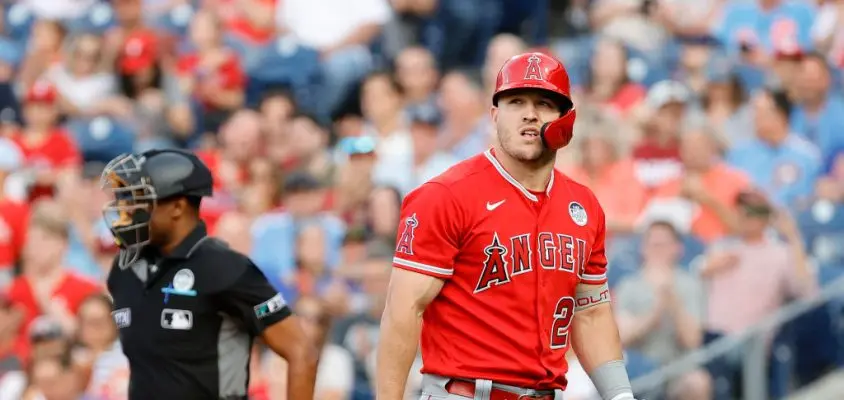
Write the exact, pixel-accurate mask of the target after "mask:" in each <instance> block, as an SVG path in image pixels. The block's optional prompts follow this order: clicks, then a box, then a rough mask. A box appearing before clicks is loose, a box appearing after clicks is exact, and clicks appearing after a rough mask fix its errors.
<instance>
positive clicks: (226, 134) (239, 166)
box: [197, 110, 262, 232]
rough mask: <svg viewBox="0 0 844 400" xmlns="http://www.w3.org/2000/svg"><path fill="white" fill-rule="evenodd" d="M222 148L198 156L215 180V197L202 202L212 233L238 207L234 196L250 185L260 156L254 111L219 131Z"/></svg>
mask: <svg viewBox="0 0 844 400" xmlns="http://www.w3.org/2000/svg"><path fill="white" fill-rule="evenodd" d="M219 139H220V147H219V148H218V149H215V150H210V151H200V152H197V156H198V157H199V158H200V159H201V160H202V161H203V162H204V163H205V165H207V166H208V169H210V170H211V174H212V176H213V177H214V196H213V197H211V198H209V199H206V201H203V202H202V209H201V213H202V218H203V220H205V223H206V224H207V225H208V230H209V232H212V231H213V230H214V225H215V224H216V222H217V220H218V219H219V218H220V216H221V215H222V214H223V213H225V212H226V211H229V210H232V209H234V208H235V206H236V201H235V198H234V197H233V195H234V194H235V193H239V191H240V190H241V189H242V188H245V187H246V185H247V183H249V182H250V180H251V176H250V173H249V172H250V167H251V164H252V162H253V161H254V160H255V159H256V158H257V157H259V156H260V155H261V154H260V152H261V143H262V132H261V118H260V115H259V114H258V113H256V112H255V111H249V110H242V111H238V112H237V113H235V114H234V115H232V116H231V118H229V119H228V121H226V123H225V124H223V126H222V127H221V128H220V134H219Z"/></svg>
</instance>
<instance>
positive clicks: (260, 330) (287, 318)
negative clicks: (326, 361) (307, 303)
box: [220, 262, 319, 400]
mask: <svg viewBox="0 0 844 400" xmlns="http://www.w3.org/2000/svg"><path fill="white" fill-rule="evenodd" d="M220 303H221V306H222V307H223V309H224V310H225V311H226V313H227V314H229V315H231V316H232V317H234V318H236V319H238V320H240V321H241V322H242V323H243V325H244V327H245V328H246V329H247V330H248V331H249V332H250V333H251V334H252V335H253V336H256V337H257V336H260V337H261V338H262V339H263V340H264V343H266V344H267V346H269V348H271V349H272V350H273V351H274V352H275V353H276V354H278V355H279V356H281V357H283V358H284V359H285V360H286V361H287V363H288V370H287V375H288V379H287V382H288V387H287V398H288V399H296V400H298V399H304V400H310V399H313V397H314V385H315V381H316V368H317V362H318V358H319V352H318V351H317V349H316V348H315V346H314V343H313V341H312V340H311V339H310V338H308V337H306V336H305V334H304V332H303V331H302V328H301V325H300V323H299V320H298V318H297V317H296V316H294V315H293V313H292V311H291V310H290V307H289V306H288V305H287V303H286V302H285V300H284V298H283V297H282V296H281V294H280V293H278V292H277V291H276V290H275V289H273V287H272V286H271V285H270V284H269V282H267V279H266V277H265V276H264V274H263V273H261V271H260V270H259V269H258V268H257V267H256V266H255V265H254V264H252V263H251V262H249V264H248V266H246V267H245V268H244V271H243V273H242V274H241V275H240V277H239V278H238V279H237V280H236V282H235V283H234V284H233V285H231V286H230V287H229V288H228V289H227V290H225V291H224V292H223V293H222V296H221V301H220Z"/></svg>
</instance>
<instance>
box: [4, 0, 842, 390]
mask: <svg viewBox="0 0 844 400" xmlns="http://www.w3.org/2000/svg"><path fill="white" fill-rule="evenodd" d="M0 4H2V9H1V10H2V18H0V34H2V36H0V188H2V190H0V400H18V399H25V400H35V399H39V400H40V399H45V400H59V399H62V400H63V399H67V400H76V399H90V400H94V399H97V400H100V399H102V400H112V399H115V400H116V399H122V398H125V396H126V386H127V382H128V376H129V371H128V366H127V361H126V359H125V358H124V356H123V354H122V352H121V350H120V343H119V340H118V335H117V331H116V328H115V326H114V324H113V322H112V320H111V316H110V306H109V301H108V297H107V296H105V295H104V294H103V282H104V278H105V276H106V275H107V273H108V269H109V267H110V264H111V260H112V257H113V256H114V255H115V252H116V248H115V246H114V242H113V241H112V239H111V237H110V235H109V232H108V229H107V227H106V226H105V225H104V223H103V219H102V215H101V213H100V209H101V206H102V205H103V204H104V202H105V201H106V200H107V199H106V198H105V194H104V193H103V192H102V191H101V190H100V188H99V174H100V172H101V171H102V169H103V166H104V164H105V163H106V162H107V161H108V160H109V159H111V158H112V157H114V156H117V155H118V154H120V153H123V152H130V151H142V150H145V149H149V148H155V147H180V148H187V149H192V150H194V151H196V152H197V153H198V154H199V155H200V156H201V158H202V159H203V160H204V161H205V162H206V163H207V164H208V166H209V167H210V168H211V170H212V171H213V174H214V179H215V195H214V197H213V198H210V199H208V200H207V201H205V202H204V203H203V205H202V214H203V218H204V219H205V221H206V222H207V224H208V227H209V231H210V232H211V234H213V235H215V236H217V237H220V238H222V239H223V240H225V241H227V242H228V243H229V244H230V245H231V246H232V247H233V248H235V249H237V250H239V251H242V252H244V253H246V254H249V255H250V256H251V257H252V259H253V260H254V261H255V263H256V264H257V265H258V266H259V267H260V268H261V269H262V270H263V272H264V273H265V274H266V276H267V277H268V278H269V279H270V281H271V282H272V283H273V285H275V286H277V287H278V289H279V291H281V292H282V293H283V294H284V295H285V297H286V299H287V300H288V301H289V302H290V303H291V304H293V307H294V309H295V311H296V313H297V314H298V315H299V316H300V317H301V318H302V319H303V321H304V323H305V329H306V330H307V331H308V332H309V333H310V335H311V336H312V337H313V339H314V341H315V342H316V343H318V344H319V345H320V346H322V348H323V351H322V357H321V362H320V367H319V375H318V382H317V398H318V399H320V400H329V399H331V400H336V399H345V400H364V399H372V387H373V382H372V380H373V378H374V365H373V364H374V358H375V357H374V350H375V348H376V343H377V340H378V326H379V320H380V315H381V311H382V309H383V306H384V298H385V292H386V288H387V283H388V281H389V274H390V271H391V259H392V253H393V250H394V242H395V234H396V229H397V227H398V223H399V221H398V212H399V208H400V205H401V201H402V198H403V197H404V196H405V195H406V194H407V193H408V192H409V191H411V190H413V189H414V188H415V187H417V186H419V185H420V184H421V183H423V182H425V181H426V180H428V179H430V178H432V177H434V176H436V175H438V174H439V173H441V172H443V171H444V170H446V169H448V168H449V167H450V166H452V165H454V164H455V163H457V162H460V161H461V160H463V159H466V158H468V157H471V156H473V155H475V154H477V153H480V152H482V151H483V150H485V149H486V148H488V147H489V146H490V145H491V144H492V143H493V142H494V140H495V132H494V130H493V126H492V124H491V121H490V119H489V108H490V106H491V104H490V101H491V91H492V90H493V84H494V81H495V76H496V74H497V72H498V69H499V68H500V66H501V65H502V64H503V62H504V61H505V60H506V59H508V58H509V57H511V56H513V55H516V54H519V53H521V52H524V51H527V50H537V51H545V52H549V53H552V54H554V55H556V56H557V57H559V58H560V59H561V60H562V61H563V62H564V63H565V64H566V66H567V68H568V70H569V73H570V75H571V79H572V84H573V97H574V103H575V105H576V107H577V110H578V122H577V125H576V131H575V132H576V133H575V140H574V141H573V142H572V144H571V145H570V146H569V147H568V148H566V149H564V150H562V151H560V153H559V157H558V160H557V164H558V168H559V169H560V170H561V171H563V172H564V173H566V174H568V175H569V176H571V177H572V178H573V179H575V180H577V181H579V182H581V183H584V184H586V185H588V186H589V187H590V188H592V190H594V191H595V193H596V194H597V197H598V199H599V200H600V202H601V203H602V206H603V208H604V209H605V212H606V215H607V224H608V232H609V245H608V251H609V255H610V257H609V258H610V267H609V268H610V270H609V275H610V281H611V282H610V283H611V286H612V290H613V293H614V304H615V305H614V307H615V309H616V310H617V316H618V322H619V326H620V330H621V336H622V340H623V342H624V345H625V348H626V354H627V356H628V360H629V362H630V363H629V365H628V367H629V369H630V371H631V374H632V375H633V376H634V377H635V376H637V375H639V374H640V373H643V372H646V371H648V370H650V369H651V368H653V367H655V366H659V365H664V364H666V363H669V362H671V361H673V360H676V359H677V358H679V357H681V356H682V355H683V354H686V353H687V352H689V351H691V350H694V349H697V348H700V347H701V346H704V345H705V344H706V343H708V342H710V341H712V340H715V339H717V338H719V337H723V336H728V335H734V334H738V333H741V332H743V331H745V330H746V329H748V328H751V327H753V326H754V325H756V324H757V323H759V322H760V321H762V320H764V319H765V318H766V317H769V316H770V315H772V314H773V313H775V312H776V311H777V310H778V309H780V308H781V307H783V306H784V305H786V304H787V303H788V302H789V301H791V300H794V299H799V298H807V297H811V296H814V295H816V294H817V293H818V292H819V291H820V290H822V289H823V287H824V286H825V285H826V284H828V283H829V282H831V281H832V280H833V279H834V278H835V277H839V276H841V275H842V272H844V97H842V85H841V84H842V82H841V78H842V77H841V76H840V71H841V69H842V67H844V30H842V29H841V26H842V25H844V1H842V0H817V1H810V0H793V1H791V0H733V1H727V0H696V1H685V0H318V1H314V0H111V1H101V0H74V1H68V0H17V1H15V0H2V1H0ZM824 315H826V317H825V318H826V319H825V318H821V317H816V316H815V317H812V318H808V319H806V320H805V321H803V322H801V324H803V325H802V326H804V328H803V329H802V330H799V331H800V332H803V334H802V335H801V334H796V335H794V336H790V337H789V338H790V339H789V340H791V341H790V342H788V343H790V344H794V343H798V342H799V343H801V344H800V346H801V347H800V349H801V350H800V351H799V352H797V351H796V348H797V347H792V348H793V349H795V351H794V352H795V353H797V354H796V356H797V359H796V361H794V362H797V363H798V364H799V363H802V364H800V365H802V366H803V367H802V368H801V369H800V371H801V373H802V375H801V376H800V377H798V378H799V379H797V380H798V381H799V380H800V379H802V380H803V382H805V381H809V380H812V379H815V378H817V376H819V374H821V373H823V372H824V371H825V370H826V369H827V368H829V367H833V366H835V365H839V366H840V365H842V364H841V360H840V359H835V358H834V355H835V354H836V352H835V351H832V350H831V349H834V348H835V347H829V346H838V347H837V348H839V349H841V348H842V347H841V346H842V344H844V343H842V342H840V341H836V337H840V335H841V332H837V333H836V332H834V331H833V327H835V326H837V325H836V324H835V323H831V321H829V318H830V317H829V316H828V315H827V314H824ZM806 327H808V328H806ZM807 332H808V336H806V335H807ZM798 333H799V332H798ZM836 335H839V336H836ZM771 340H772V341H773V342H772V343H775V344H776V343H780V342H781V340H779V339H775V338H771ZM812 345H814V346H816V347H817V346H824V350H822V351H813V350H812ZM772 346H773V345H772ZM795 346H796V345H795ZM737 354H738V355H736V356H735V357H726V359H725V360H720V362H721V363H720V364H717V366H715V367H713V365H703V366H701V367H700V368H699V369H696V370H694V371H691V372H689V373H687V374H684V375H683V376H682V377H679V378H677V379H676V380H674V381H672V382H669V383H668V384H667V385H666V386H665V388H664V389H663V390H660V391H659V393H656V395H658V396H665V397H666V398H668V399H672V400H673V399H709V398H714V396H718V398H724V397H723V396H728V395H729V394H730V393H734V392H735V390H737V387H738V385H737V384H736V382H737V376H738V375H740V374H738V371H739V370H740V367H739V363H740V359H741V355H740V352H739V353H737ZM568 358H569V363H570V366H571V371H570V373H569V380H570V385H569V389H568V391H567V397H566V398H567V399H568V400H589V399H592V396H594V394H595V392H594V388H593V387H592V386H591V383H590V381H589V379H588V378H587V376H586V375H585V373H584V372H583V370H582V368H580V367H579V364H578V363H577V359H576V355H575V354H574V352H569V356H568ZM420 364H421V360H418V362H417V365H416V367H418V366H419V365H420ZM284 370H285V365H284V361H283V360H282V359H280V358H279V357H277V356H275V355H272V354H271V353H269V352H267V351H266V350H265V349H263V348H262V347H261V346H260V345H256V347H255V353H254V356H253V357H252V367H251V373H250V377H251V385H252V389H251V398H254V399H273V400H274V399H284V397H283V393H284V387H285V382H284V377H285V374H284ZM415 370H418V368H415ZM419 379H420V377H419V375H418V373H414V374H413V375H412V377H411V380H410V382H411V385H410V386H411V387H410V388H409V391H408V398H413V397H414V396H415V390H417V389H418V383H419ZM649 398H650V397H649ZM294 400H295V399H294Z"/></svg>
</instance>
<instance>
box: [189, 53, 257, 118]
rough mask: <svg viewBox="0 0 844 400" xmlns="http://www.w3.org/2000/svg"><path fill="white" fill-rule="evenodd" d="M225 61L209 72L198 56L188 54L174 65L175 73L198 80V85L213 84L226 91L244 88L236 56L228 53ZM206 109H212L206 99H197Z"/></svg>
mask: <svg viewBox="0 0 844 400" xmlns="http://www.w3.org/2000/svg"><path fill="white" fill-rule="evenodd" d="M226 56H227V58H226V59H225V61H223V62H222V63H220V65H218V66H217V67H216V68H215V69H214V70H209V69H207V68H206V67H205V66H203V64H202V62H201V61H202V58H201V57H200V56H199V54H188V55H185V56H183V57H182V58H181V59H179V61H178V62H177V63H176V73H177V74H178V75H179V76H188V75H192V76H195V77H196V78H197V79H198V84H199V85H203V84H206V83H213V84H214V85H215V86H217V87H219V88H221V89H226V90H232V89H242V88H243V87H245V86H246V73H245V72H244V71H243V68H242V67H241V65H240V61H239V60H238V58H237V55H236V54H235V53H233V52H229V53H228V54H227V55H226ZM199 100H200V101H202V102H203V104H204V105H205V106H206V107H212V106H211V105H210V103H209V102H208V99H207V98H199Z"/></svg>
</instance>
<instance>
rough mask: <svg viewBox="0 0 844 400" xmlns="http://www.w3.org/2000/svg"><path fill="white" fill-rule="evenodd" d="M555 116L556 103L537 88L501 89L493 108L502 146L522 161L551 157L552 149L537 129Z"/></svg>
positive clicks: (558, 115) (556, 113) (534, 160)
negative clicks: (496, 103)
mask: <svg viewBox="0 0 844 400" xmlns="http://www.w3.org/2000/svg"><path fill="white" fill-rule="evenodd" d="M557 118H560V109H559V107H557V104H556V103H554V101H553V100H552V99H551V98H550V97H549V96H546V95H545V94H544V93H543V92H542V91H540V90H532V89H522V90H512V91H508V92H505V93H502V94H501V95H500V97H499V98H498V106H495V107H493V108H492V120H493V121H494V122H495V127H496V131H497V132H498V141H499V143H500V144H501V148H502V150H504V152H505V153H507V155H509V156H510V157H512V158H515V159H516V160H519V161H522V162H536V161H542V160H553V159H554V152H553V151H551V150H549V149H548V148H547V147H545V145H544V144H543V143H542V137H541V136H540V135H539V131H540V129H541V128H542V125H543V124H545V123H546V122H551V121H553V120H555V119H557Z"/></svg>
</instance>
